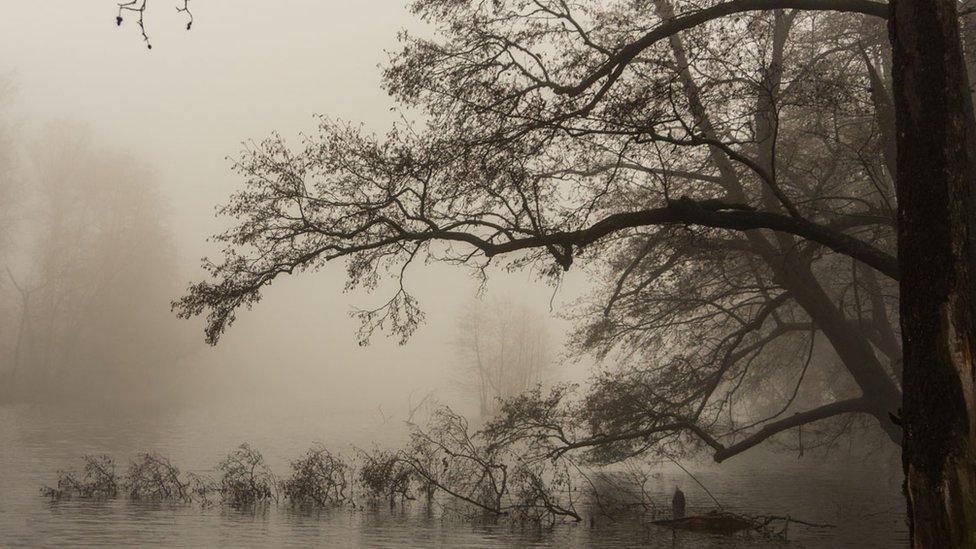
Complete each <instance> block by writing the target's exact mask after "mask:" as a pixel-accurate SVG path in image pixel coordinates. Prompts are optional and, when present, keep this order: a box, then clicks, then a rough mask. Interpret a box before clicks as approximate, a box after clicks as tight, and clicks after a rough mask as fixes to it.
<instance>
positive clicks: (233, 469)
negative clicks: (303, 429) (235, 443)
mask: <svg viewBox="0 0 976 549" xmlns="http://www.w3.org/2000/svg"><path fill="white" fill-rule="evenodd" d="M217 470H218V471H219V472H220V473H221V478H220V493H221V496H222V497H223V501H224V502H225V503H227V504H229V505H232V506H234V507H244V506H250V505H255V504H260V503H267V502H269V501H278V487H277V482H276V481H275V477H274V474H272V473H271V469H270V468H269V467H268V465H267V464H266V463H265V462H264V456H262V455H261V452H258V451H257V450H255V449H253V448H251V446H250V445H248V444H247V443H244V444H241V445H240V446H239V447H238V448H237V450H235V451H234V452H231V453H230V454H228V456H227V457H226V458H224V460H223V461H221V462H220V464H218V465H217Z"/></svg>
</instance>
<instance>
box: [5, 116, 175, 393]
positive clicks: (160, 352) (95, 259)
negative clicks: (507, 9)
mask: <svg viewBox="0 0 976 549" xmlns="http://www.w3.org/2000/svg"><path fill="white" fill-rule="evenodd" d="M27 153H28V154H27V155H26V156H28V157H29V159H30V160H31V162H30V165H31V168H32V169H31V173H32V178H31V179H30V190H31V193H30V194H26V193H25V197H24V205H23V211H24V212H27V215H24V216H23V220H22V221H21V222H20V223H21V225H22V226H21V227H20V229H21V230H20V233H19V234H23V235H25V236H24V237H23V238H22V240H23V242H21V244H22V246H21V247H22V248H23V254H22V255H23V257H21V258H18V261H16V262H12V263H11V264H8V265H5V267H6V270H5V272H4V273H3V275H4V277H5V278H7V279H8V280H9V281H10V282H11V285H13V286H14V287H15V289H16V294H15V296H16V299H17V310H16V311H11V313H8V314H9V315H10V323H11V325H13V326H14V329H13V330H11V332H12V334H11V336H12V337H13V338H14V339H15V341H14V344H13V349H12V352H11V355H12V359H11V363H12V365H11V368H10V369H9V372H10V373H9V376H8V379H6V380H5V381H6V383H5V384H4V385H5V386H4V392H5V395H4V396H5V397H8V398H21V399H27V400H41V399H49V398H56V399H58V400H65V399H71V398H83V397H86V396H88V397H95V398H106V397H114V398H115V399H117V400H126V399H127V398H130V397H131V400H132V401H135V402H138V401H142V400H144V398H145V397H146V395H145V394H144V393H143V392H142V391H139V390H133V388H134V387H136V384H135V383H133V382H134V379H133V376H138V378H139V379H140V380H143V382H145V380H146V379H147V378H146V376H147V375H150V376H155V375H158V374H159V372H160V371H163V370H167V369H171V368H172V365H173V363H174V362H176V361H177V360H178V359H179V358H180V356H181V354H182V353H185V352H187V350H188V349H189V348H190V345H189V341H188V339H187V337H186V335H187V334H186V331H185V330H184V329H183V328H184V327H183V326H181V325H179V324H178V323H177V322H176V321H175V320H174V319H172V318H167V316H168V315H167V314H166V310H165V303H166V299H167V295H169V294H170V293H171V292H173V291H175V288H176V280H177V273H176V269H175V263H174V254H173V248H172V243H171V239H170V234H169V232H168V230H167V229H166V228H165V226H164V223H163V221H162V212H163V211H164V208H163V207H161V201H160V199H159V197H158V195H157V194H156V189H155V181H154V178H153V177H152V175H151V174H150V173H149V172H148V170H147V169H146V167H145V166H143V165H141V164H140V163H139V162H136V161H135V160H133V159H132V158H130V157H127V156H125V155H120V154H113V153H105V152H100V151H96V150H95V149H94V147H93V146H92V145H91V143H90V142H89V139H88V136H87V134H86V133H85V132H84V131H82V130H80V129H78V128H77V127H74V126H71V125H69V124H63V123H62V124H51V125H49V126H47V127H46V128H45V130H44V131H43V132H42V133H41V136H40V137H39V138H38V139H37V140H36V142H35V143H34V144H32V145H31V146H29V147H28V148H27ZM156 390H157V391H162V390H163V389H162V387H159V386H157V387H156Z"/></svg>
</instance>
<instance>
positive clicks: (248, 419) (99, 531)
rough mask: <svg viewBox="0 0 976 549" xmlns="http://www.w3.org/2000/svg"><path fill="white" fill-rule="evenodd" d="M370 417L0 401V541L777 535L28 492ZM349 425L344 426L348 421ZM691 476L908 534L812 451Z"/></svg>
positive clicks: (275, 453)
mask: <svg viewBox="0 0 976 549" xmlns="http://www.w3.org/2000/svg"><path fill="white" fill-rule="evenodd" d="M368 415H369V414H361V413H356V414H353V413H349V414H327V413H324V412H322V411H321V410H320V409H317V408H316V407H305V408H302V407H299V406H294V407H292V408H291V409H287V410H285V409H282V408H280V407H276V408H273V409H269V410H257V409H254V408H253V407H240V408H233V407H230V408H228V407H224V408H219V407H213V408H210V409H203V408H199V409H191V410H184V411H181V412H177V413H169V414H162V415H154V416H138V415H127V414H102V415H99V416H91V415H87V414H82V413H76V414H65V413H63V412H62V413H59V414H50V413H47V412H45V411H43V410H37V409H29V408H0V546H4V547H5V546H72V547H78V546H100V547H104V546H120V545H127V546H132V545H152V544H155V545H164V546H180V547H201V546H228V547H286V546H309V545H318V546H334V547H348V546H353V547H354V546H367V547H405V546H450V547H498V546H520V547H524V546H562V547H572V546H591V547H673V546H676V547H750V546H762V547H768V546H774V545H779V544H782V542H775V541H771V540H763V539H757V538H748V537H736V538H724V537H717V536H702V535H693V534H689V533H678V534H676V535H674V534H672V532H671V531H669V530H664V529H660V528H657V527H653V526H648V525H645V524H640V523H632V522H630V523H628V522H616V523H614V522H610V521H608V520H607V519H602V518H594V520H593V524H592V525H591V524H590V523H589V521H587V522H586V523H584V524H578V525H561V526H557V527H555V528H553V529H551V530H541V529H538V528H515V527H511V526H508V525H492V524H472V523H470V522H464V521H459V520H451V519H445V518H439V517H437V516H430V515H428V514H427V513H426V512H425V510H424V509H423V506H422V505H417V506H413V507H410V506H408V507H407V508H403V509H393V510H391V509H389V508H388V507H386V506H385V505H380V506H378V507H376V508H366V509H363V510H358V511H349V510H331V511H317V512H315V511H312V512H310V511H301V510H296V509H291V508H289V507H288V506H286V505H281V506H278V507H272V508H267V509H263V510H257V511H238V510H233V509H229V508H225V507H221V506H219V505H214V506H210V507H207V508H201V506H199V505H197V504H188V505H180V504H160V503H155V504H154V503H146V502H129V501H125V500H115V501H78V500H75V501H62V502H58V503H53V504H52V503H48V502H47V501H46V500H45V499H44V498H42V497H40V496H39V489H40V487H41V486H42V485H44V484H45V483H52V482H54V481H55V479H56V476H57V471H58V469H59V468H65V467H70V466H76V465H77V464H78V461H79V457H80V456H81V455H82V454H84V453H108V454H110V455H112V456H113V457H114V458H115V459H116V460H117V461H118V462H120V464H124V463H125V462H126V460H127V459H128V458H129V457H131V456H132V455H134V454H135V453H137V452H140V451H145V450H155V451H159V452H161V453H163V454H166V455H168V456H170V457H171V458H172V460H173V462H174V463H175V464H177V465H178V466H180V467H181V468H182V469H184V470H188V471H195V472H211V468H212V467H213V465H214V464H215V463H217V462H218V461H219V460H220V458H221V457H223V456H224V455H225V454H226V453H227V452H228V451H230V450H232V449H233V448H234V447H236V446H237V445H238V444H239V443H240V442H241V441H249V442H250V443H251V444H252V445H253V446H254V447H255V448H258V449H260V450H261V451H262V453H263V454H264V456H265V458H266V459H267V460H268V462H269V464H270V465H271V467H272V468H273V469H274V470H275V471H278V472H283V471H285V469H286V467H287V463H288V461H289V460H290V459H293V458H294V457H296V456H298V455H300V454H301V453H302V452H303V451H304V450H305V449H306V448H308V447H309V446H310V445H311V444H312V443H313V442H322V443H324V444H325V445H326V446H328V447H330V448H332V449H334V450H341V451H344V452H348V453H351V452H352V448H353V447H361V448H365V447H371V446H372V445H373V442H374V441H384V442H386V443H389V444H395V443H397V442H400V441H402V440H403V439H404V437H405V429H404V428H403V426H402V424H398V423H397V422H395V421H387V420H385V419H380V418H372V419H370V418H368V417H366V416H368ZM351 425H356V426H359V427H358V428H357V429H350V428H349V426H351ZM693 469H694V470H696V471H697V472H696V475H697V476H698V478H699V479H700V480H701V481H702V482H703V483H704V484H705V485H706V486H708V487H709V489H710V490H711V491H712V492H713V493H714V494H715V496H716V497H717V498H718V500H719V501H721V502H722V503H723V504H724V505H725V506H726V507H728V508H729V509H730V510H733V511H736V512H739V513H746V514H781V515H791V516H794V517H797V518H800V519H802V520H809V521H815V522H826V523H832V524H836V525H837V528H833V529H807V528H802V527H798V526H793V527H791V528H790V532H789V539H790V542H791V543H790V546H791V547H897V546H903V545H905V543H906V539H907V531H906V527H905V522H904V518H903V516H904V511H903V508H902V500H901V495H900V482H901V480H900V478H897V476H893V475H891V474H887V473H882V472H879V471H877V470H873V469H871V468H868V467H865V468H863V469H861V468H858V469H855V470H850V471H848V472H847V473H845V474H843V475H841V474H838V473H837V471H836V468H830V467H826V466H822V465H821V464H818V463H817V460H816V459H806V458H804V459H801V460H797V459H796V458H795V456H793V457H791V456H779V458H778V459H774V460H773V462H772V463H769V462H764V464H763V465H762V466H760V465H757V464H755V463H754V462H752V463H750V461H749V460H741V461H739V462H737V463H736V462H734V461H733V462H730V463H727V464H724V465H722V466H721V467H712V466H707V465H705V464H700V465H698V466H697V467H695V468H693ZM661 473H662V474H661V475H660V476H659V478H655V479H653V480H652V482H651V483H650V486H649V487H650V489H651V490H652V491H653V493H654V494H655V496H656V499H658V500H659V501H660V502H661V503H662V504H664V503H665V502H667V501H670V494H671V493H672V492H673V490H674V487H675V486H680V487H681V489H682V490H683V491H684V492H685V493H686V495H687V496H688V502H689V503H688V507H689V512H690V513H694V512H697V511H703V510H706V509H710V508H711V507H712V504H711V501H710V499H709V498H708V496H707V495H706V494H705V493H704V492H703V491H702V490H701V489H700V488H699V487H698V486H697V485H695V483H694V482H693V481H691V480H690V479H689V478H688V477H687V476H686V475H685V474H684V473H682V472H681V471H680V470H676V469H675V470H672V469H663V470H662V471H661Z"/></svg>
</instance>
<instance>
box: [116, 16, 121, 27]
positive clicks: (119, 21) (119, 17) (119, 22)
mask: <svg viewBox="0 0 976 549" xmlns="http://www.w3.org/2000/svg"><path fill="white" fill-rule="evenodd" d="M115 24H116V25H118V26H120V27H121V26H122V16H121V15H119V16H118V17H116V18H115Z"/></svg>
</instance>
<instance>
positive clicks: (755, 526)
mask: <svg viewBox="0 0 976 549" xmlns="http://www.w3.org/2000/svg"><path fill="white" fill-rule="evenodd" d="M775 521H784V522H785V526H784V532H783V534H784V535H785V530H786V527H788V525H789V524H790V523H791V522H794V523H796V524H802V525H804V526H812V527H814V528H833V527H834V525H833V524H821V523H816V522H808V521H804V520H797V519H794V518H791V517H788V516H786V517H781V516H764V517H749V516H745V515H737V514H735V513H729V512H727V511H710V512H708V513H706V514H704V515H695V516H690V517H682V518H677V519H663V520H654V521H651V524H654V525H656V526H663V527H666V528H672V529H675V530H688V531H691V532H705V533H708V534H721V535H725V536H730V535H732V534H736V533H738V532H744V531H746V530H762V529H764V528H765V527H766V526H769V525H770V523H772V522H775Z"/></svg>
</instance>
